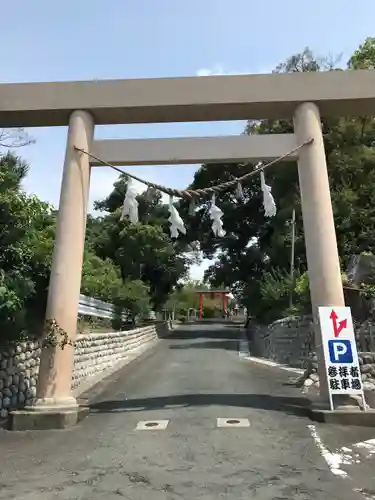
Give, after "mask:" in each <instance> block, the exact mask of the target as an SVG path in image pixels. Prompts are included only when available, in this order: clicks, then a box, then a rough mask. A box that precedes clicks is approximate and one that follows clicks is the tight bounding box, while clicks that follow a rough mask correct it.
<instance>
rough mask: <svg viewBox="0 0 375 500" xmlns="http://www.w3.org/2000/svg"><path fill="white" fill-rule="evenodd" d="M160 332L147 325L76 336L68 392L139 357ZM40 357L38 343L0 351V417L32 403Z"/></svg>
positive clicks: (24, 344)
mask: <svg viewBox="0 0 375 500" xmlns="http://www.w3.org/2000/svg"><path fill="white" fill-rule="evenodd" d="M160 328H161V329H163V326H160ZM164 328H165V327H164ZM162 333H163V332H160V334H159V327H156V326H155V325H150V326H147V327H144V328H137V329H135V330H130V331H125V332H109V333H90V334H87V333H84V334H80V335H78V337H77V340H76V342H75V346H74V350H75V357H74V373H73V380H72V389H73V390H75V391H77V388H79V386H80V385H81V384H83V383H84V382H87V381H89V379H90V378H94V377H95V376H98V375H100V374H101V373H105V372H106V370H107V369H109V368H112V367H113V366H114V365H116V364H117V363H120V362H122V361H124V362H125V361H126V359H127V358H130V357H132V358H133V357H135V356H136V355H137V354H138V353H139V354H140V353H141V351H142V350H143V349H144V348H146V347H147V346H148V345H149V344H151V343H152V342H154V341H156V339H157V338H158V336H163V335H162ZM40 354H41V347H40V344H39V343H38V342H21V343H19V344H17V345H15V346H10V347H8V348H7V349H5V350H3V351H0V417H2V418H5V417H7V415H8V411H9V410H10V409H12V408H19V407H22V406H24V405H25V404H31V403H32V400H33V398H35V396H36V384H37V380H38V372H39V363H40Z"/></svg>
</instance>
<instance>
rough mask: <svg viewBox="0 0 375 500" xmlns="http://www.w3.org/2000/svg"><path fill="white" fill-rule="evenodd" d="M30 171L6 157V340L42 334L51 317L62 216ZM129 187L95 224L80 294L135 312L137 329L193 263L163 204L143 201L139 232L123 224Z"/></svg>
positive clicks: (2, 251) (0, 286) (2, 298)
mask: <svg viewBox="0 0 375 500" xmlns="http://www.w3.org/2000/svg"><path fill="white" fill-rule="evenodd" d="M28 168H29V167H28V165H27V164H26V163H24V162H23V161H22V160H21V158H19V157H18V156H15V155H14V154H12V153H6V154H4V155H2V156H0V331H1V332H2V337H1V338H2V340H3V341H4V340H9V339H17V338H19V337H20V335H23V334H25V335H26V334H27V335H30V334H36V335H38V334H40V333H41V331H42V323H43V319H44V314H45V306H46V298H47V290H48V282H49V274H50V266H51V261H52V252H53V246H54V236H55V222H56V217H55V215H56V212H55V211H54V210H53V209H52V207H51V206H49V205H48V204H47V203H43V202H42V201H41V200H39V199H38V198H37V197H36V196H28V195H27V194H26V193H25V192H24V191H23V189H22V181H23V180H24V178H25V176H26V175H27V172H28ZM125 189H126V180H125V178H124V177H122V176H121V177H120V179H119V181H118V182H116V183H115V186H114V189H113V192H112V193H111V194H110V195H109V197H108V198H107V199H106V200H103V201H101V202H98V203H97V208H100V209H102V210H106V212H107V213H105V214H104V215H100V216H98V217H93V216H89V217H88V221H87V232H86V248H85V253H84V264H83V272H82V284H81V293H83V294H85V295H88V296H91V297H93V298H97V299H101V300H104V301H106V302H109V303H112V304H114V305H115V306H116V310H118V311H119V313H121V312H123V311H128V312H130V314H131V317H132V319H133V322H135V318H136V317H137V316H138V315H146V313H148V311H149V310H150V308H151V307H158V306H159V307H160V306H161V305H162V304H163V303H164V302H165V301H166V300H167V298H168V295H169V293H170V292H171V290H172V289H173V287H174V286H175V285H176V283H177V282H178V280H179V279H180V278H182V277H183V276H184V275H185V273H186V270H187V266H188V264H189V262H190V261H191V260H192V259H191V258H190V257H188V256H186V255H185V251H186V250H191V249H190V247H189V246H188V244H187V243H184V242H182V241H179V242H177V243H174V242H172V241H171V239H170V238H169V236H168V234H167V231H168V221H167V219H168V211H167V207H166V206H164V205H163V203H162V201H161V197H160V195H158V194H155V193H153V194H152V196H151V198H149V197H147V196H145V195H141V196H140V197H139V203H140V218H141V221H142V222H140V223H139V224H134V225H133V224H130V223H129V222H128V221H127V220H124V221H120V207H121V205H122V202H123V199H124V194H125Z"/></svg>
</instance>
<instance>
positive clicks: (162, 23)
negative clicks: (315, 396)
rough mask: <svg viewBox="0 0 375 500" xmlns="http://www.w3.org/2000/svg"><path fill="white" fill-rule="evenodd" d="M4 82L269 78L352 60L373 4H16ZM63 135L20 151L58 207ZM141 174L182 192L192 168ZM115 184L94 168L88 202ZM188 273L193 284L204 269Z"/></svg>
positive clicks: (146, 132)
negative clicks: (309, 55)
mask: <svg viewBox="0 0 375 500" xmlns="http://www.w3.org/2000/svg"><path fill="white" fill-rule="evenodd" d="M1 11H2V23H1V36H2V40H3V42H2V47H3V49H2V54H1V70H2V81H3V82H27V81H55V80H60V81H61V80H89V79H110V78H143V77H146V78H149V77H165V76H192V75H197V74H210V73H222V74H226V73H244V72H246V73H267V72H270V71H271V69H272V68H274V67H275V66H276V65H277V64H278V63H279V62H280V61H282V60H284V59H285V58H287V57H288V56H290V55H291V54H293V53H295V52H297V51H300V50H302V49H303V48H304V47H305V46H309V47H310V48H312V49H313V50H314V51H315V52H316V53H317V54H319V55H327V54H333V55H337V54H341V53H342V54H343V58H342V61H343V62H346V60H347V59H348V57H349V56H350V54H351V53H352V52H353V51H354V50H355V49H356V48H357V46H358V45H359V44H360V43H361V42H362V41H363V40H364V39H365V38H366V37H367V36H375V26H374V19H375V2H374V0H361V2H358V3H354V2H352V1H349V0H315V1H314V2H302V1H301V0H284V1H280V0H264V1H263V2H255V1H251V0H230V1H228V0H189V2H187V1H183V0H80V1H78V2H77V0H64V2H51V1H50V0H34V1H30V0H17V1H16V2H6V6H3V7H2V9H1ZM243 128H244V123H243V122H220V123H199V124H194V123H187V124H157V125H127V126H115V127H113V126H111V127H97V129H96V137H98V138H136V137H178V136H194V135H230V134H238V133H241V132H242V131H243ZM66 132H67V131H66V128H65V127H61V128H54V129H52V128H41V129H32V130H30V134H31V135H32V136H33V137H34V138H35V139H36V143H35V144H34V145H32V146H28V147H25V148H23V149H22V150H20V154H21V155H22V156H23V157H24V158H25V159H26V160H27V161H28V162H29V163H30V165H31V170H30V174H29V177H28V179H27V182H26V184H25V187H26V189H27V190H28V191H29V192H33V193H35V194H37V195H38V196H40V197H41V198H43V199H44V200H46V201H49V202H51V203H53V204H54V205H57V204H58V198H59V190H60V180H61V174H62V163H63V158H64V149H65V139H66ZM130 170H131V171H133V172H135V171H137V173H138V175H140V176H143V177H144V178H147V179H149V180H157V181H158V182H159V183H163V184H165V185H170V186H174V187H181V188H183V187H186V186H187V185H188V184H189V183H190V181H191V180H192V178H193V174H194V171H195V170H196V167H195V166H191V165H190V166H178V167H167V166H164V167H163V166H160V167H135V168H133V169H130ZM115 179H116V175H115V173H114V172H111V171H109V170H108V169H101V168H100V169H99V168H98V169H95V171H94V173H93V177H92V186H91V203H92V201H93V200H95V199H98V198H102V197H104V196H106V195H107V194H108V193H109V192H110V191H111V187H112V184H113V181H114V180H115ZM206 265H207V263H205V265H204V266H200V268H199V269H197V268H195V269H193V270H192V274H193V276H194V277H195V278H197V277H199V276H200V275H201V273H202V270H203V268H204V267H205V266H206Z"/></svg>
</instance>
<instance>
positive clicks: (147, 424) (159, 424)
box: [135, 420, 169, 431]
mask: <svg viewBox="0 0 375 500" xmlns="http://www.w3.org/2000/svg"><path fill="white" fill-rule="evenodd" d="M168 424H169V420H141V421H140V422H138V424H137V427H136V428H135V429H136V430H137V431H152V430H153V431H164V430H165V429H166V428H167V425H168Z"/></svg>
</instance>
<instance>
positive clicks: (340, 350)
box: [328, 340, 353, 363]
mask: <svg viewBox="0 0 375 500" xmlns="http://www.w3.org/2000/svg"><path fill="white" fill-rule="evenodd" d="M328 349H329V358H330V361H331V363H353V353H352V346H351V343H350V340H329V341H328Z"/></svg>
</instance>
